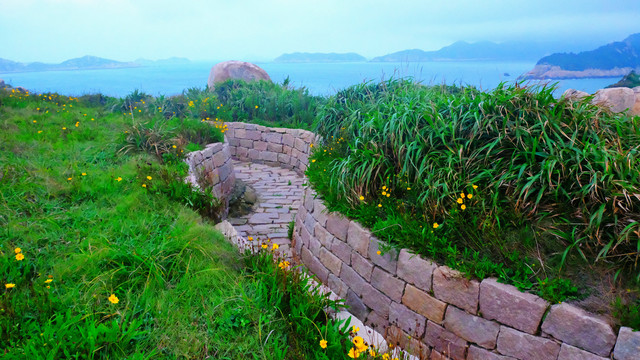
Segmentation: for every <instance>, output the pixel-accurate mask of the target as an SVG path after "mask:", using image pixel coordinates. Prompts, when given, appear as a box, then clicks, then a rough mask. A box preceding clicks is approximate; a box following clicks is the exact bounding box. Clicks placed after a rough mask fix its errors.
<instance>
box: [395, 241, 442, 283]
mask: <svg viewBox="0 0 640 360" xmlns="http://www.w3.org/2000/svg"><path fill="white" fill-rule="evenodd" d="M437 267H438V265H436V264H435V263H433V262H431V261H428V260H424V259H422V258H421V257H420V256H419V255H414V254H412V253H410V252H409V251H408V250H406V249H402V250H400V255H399V256H398V266H397V268H398V271H397V275H398V277H399V278H401V279H403V280H405V281H406V282H408V283H410V284H413V285H415V287H417V288H418V289H421V290H424V291H431V289H432V287H431V280H432V278H433V272H434V271H435V269H436V268H437Z"/></svg>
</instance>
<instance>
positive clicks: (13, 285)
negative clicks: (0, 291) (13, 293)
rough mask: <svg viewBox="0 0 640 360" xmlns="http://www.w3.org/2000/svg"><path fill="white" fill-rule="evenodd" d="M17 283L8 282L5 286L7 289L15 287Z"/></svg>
mask: <svg viewBox="0 0 640 360" xmlns="http://www.w3.org/2000/svg"><path fill="white" fill-rule="evenodd" d="M15 286H16V284H12V283H8V284H4V287H5V288H7V289H11V288H12V287H15Z"/></svg>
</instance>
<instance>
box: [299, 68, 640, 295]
mask: <svg viewBox="0 0 640 360" xmlns="http://www.w3.org/2000/svg"><path fill="white" fill-rule="evenodd" d="M553 90H554V89H553V87H544V86H543V87H524V86H519V85H505V84H503V85H500V86H498V87H497V88H496V89H495V90H492V91H489V92H481V91H478V90H476V89H474V88H457V87H444V86H435V87H430V86H422V85H419V84H414V83H412V82H410V81H405V80H389V81H387V82H383V83H380V84H363V85H358V86H354V87H351V88H349V89H346V90H344V91H341V92H339V93H337V94H336V95H335V96H332V97H331V98H329V99H328V101H327V103H326V104H325V105H324V106H323V107H321V109H320V112H319V117H320V119H319V122H318V127H317V131H318V132H319V133H320V135H322V136H323V137H324V138H325V139H327V140H328V143H327V145H326V146H325V147H324V148H321V149H319V150H318V151H317V152H316V153H315V154H314V155H313V156H312V159H315V160H316V162H315V163H312V164H311V166H310V170H309V171H308V175H309V177H310V180H311V182H312V184H313V185H314V186H315V187H316V188H317V189H318V190H319V192H320V193H321V194H322V195H323V196H325V197H326V198H327V199H329V202H330V203H332V206H333V207H335V208H340V209H341V211H343V212H346V213H348V214H352V215H354V216H357V217H360V218H361V219H362V221H364V222H365V223H366V225H368V226H370V227H371V228H372V229H374V231H379V233H378V234H379V235H380V236H381V237H384V238H386V239H388V240H389V241H390V242H391V243H395V244H396V245H400V246H410V247H412V248H414V249H416V250H418V251H420V252H422V253H424V254H426V255H430V256H432V257H435V258H436V259H438V260H441V261H445V262H447V263H448V264H450V265H452V266H454V267H456V268H460V269H462V270H464V271H465V272H467V273H469V274H470V275H474V276H479V277H484V276H489V275H491V276H499V277H502V278H504V279H505V280H506V281H510V282H511V283H516V284H517V285H518V286H520V287H522V288H532V287H533V288H537V289H538V291H539V292H540V293H541V294H542V295H544V294H545V293H546V290H545V288H546V287H549V282H548V281H545V280H544V279H546V278H547V277H549V278H554V277H555V274H557V273H558V272H559V271H561V270H562V269H563V268H566V266H567V264H568V262H569V259H571V262H575V261H576V259H581V261H582V262H583V264H584V265H589V264H593V263H600V264H606V266H607V267H612V268H613V269H614V271H619V273H620V274H631V273H632V274H633V277H635V278H636V279H637V278H638V277H640V269H638V268H637V267H636V264H637V260H638V256H639V255H640V251H639V250H638V249H640V201H639V199H638V198H637V196H636V195H637V194H638V193H640V177H638V168H639V165H640V161H639V157H638V155H639V152H638V150H639V144H640V141H639V140H640V127H639V126H640V119H638V118H630V117H628V116H624V115H617V114H611V113H609V112H607V111H605V110H603V109H601V108H598V107H595V106H592V105H590V104H589V103H588V102H587V101H582V102H571V101H567V100H565V99H555V98H554V97H553ZM325 150H326V151H325ZM382 192H385V195H383V194H382ZM386 194H389V195H388V196H387V195H386ZM360 196H363V197H364V200H360ZM378 204H380V206H378ZM462 205H464V209H463V206H462ZM436 223H437V224H438V226H437V228H434V226H433V224H436ZM578 262H579V261H578ZM541 265H542V266H541ZM535 266H537V267H535ZM555 281H556V282H555V283H554V286H557V285H558V284H559V283H558V281H561V280H555ZM567 286H568V285H567ZM561 287H564V286H561ZM565 290H567V294H571V293H574V290H573V289H572V288H571V287H570V286H569V288H567V289H565ZM554 291H555V290H554ZM554 291H551V293H552V294H547V297H551V298H552V300H558V298H559V299H560V300H562V299H564V298H566V296H567V294H564V295H563V294H558V297H557V298H556V297H554V296H553V295H554V294H553V293H554Z"/></svg>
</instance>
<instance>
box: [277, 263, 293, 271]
mask: <svg viewBox="0 0 640 360" xmlns="http://www.w3.org/2000/svg"><path fill="white" fill-rule="evenodd" d="M289 265H290V264H289V262H288V261H282V262H280V263H279V264H278V267H279V268H280V269H282V270H284V269H286V268H288V267H289Z"/></svg>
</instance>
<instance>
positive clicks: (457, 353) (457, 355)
mask: <svg viewBox="0 0 640 360" xmlns="http://www.w3.org/2000/svg"><path fill="white" fill-rule="evenodd" d="M424 342H425V343H426V344H427V345H429V346H432V347H433V348H434V349H435V350H436V351H438V352H439V353H440V354H442V355H445V356H449V357H450V358H451V359H453V360H462V359H464V358H465V356H466V353H467V347H468V344H467V342H466V341H464V340H463V339H461V338H460V337H458V336H457V335H456V334H454V333H452V332H450V331H448V330H446V329H445V328H443V327H442V326H440V325H438V324H436V323H434V322H432V321H427V331H425V334H424Z"/></svg>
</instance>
